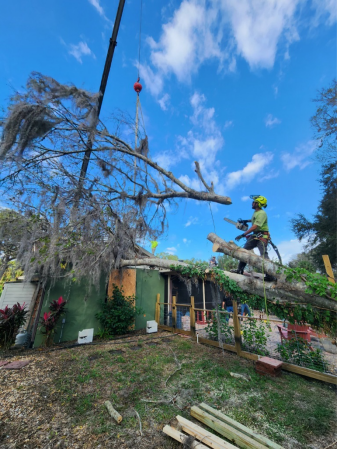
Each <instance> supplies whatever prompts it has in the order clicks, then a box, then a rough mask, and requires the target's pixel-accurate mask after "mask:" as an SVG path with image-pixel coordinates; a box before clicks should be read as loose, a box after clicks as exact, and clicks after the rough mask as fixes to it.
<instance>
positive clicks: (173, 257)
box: [157, 252, 178, 261]
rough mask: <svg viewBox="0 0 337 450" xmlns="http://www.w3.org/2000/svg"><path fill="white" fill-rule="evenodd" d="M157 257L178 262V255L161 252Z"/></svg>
mask: <svg viewBox="0 0 337 450" xmlns="http://www.w3.org/2000/svg"><path fill="white" fill-rule="evenodd" d="M157 257H158V258H160V259H169V260H171V261H178V256H177V255H170V253H166V252H160V253H158V254H157Z"/></svg>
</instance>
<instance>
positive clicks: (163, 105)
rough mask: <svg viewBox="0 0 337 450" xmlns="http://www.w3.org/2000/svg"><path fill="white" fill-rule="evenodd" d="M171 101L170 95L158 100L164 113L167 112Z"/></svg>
mask: <svg viewBox="0 0 337 450" xmlns="http://www.w3.org/2000/svg"><path fill="white" fill-rule="evenodd" d="M169 101H170V96H169V94H167V93H166V94H164V95H163V96H162V98H160V99H159V100H158V103H159V105H160V107H161V109H162V110H163V111H167V107H168V103H169Z"/></svg>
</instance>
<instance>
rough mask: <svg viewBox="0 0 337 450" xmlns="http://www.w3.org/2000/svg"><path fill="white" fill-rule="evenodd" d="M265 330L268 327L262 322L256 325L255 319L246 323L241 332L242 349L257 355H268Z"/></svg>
mask: <svg viewBox="0 0 337 450" xmlns="http://www.w3.org/2000/svg"><path fill="white" fill-rule="evenodd" d="M267 328H268V325H266V324H264V323H263V322H262V323H260V324H259V325H258V324H257V320H255V319H251V320H248V321H246V322H245V324H244V326H243V327H242V330H241V334H242V347H243V349H244V350H247V351H249V352H252V353H256V354H257V355H262V356H266V355H269V351H268V350H267V341H268V333H267Z"/></svg>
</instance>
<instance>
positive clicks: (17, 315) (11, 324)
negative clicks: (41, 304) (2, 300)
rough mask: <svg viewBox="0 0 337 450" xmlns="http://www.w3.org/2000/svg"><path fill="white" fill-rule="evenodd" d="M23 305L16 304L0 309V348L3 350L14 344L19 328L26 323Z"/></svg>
mask: <svg viewBox="0 0 337 450" xmlns="http://www.w3.org/2000/svg"><path fill="white" fill-rule="evenodd" d="M27 314H28V311H27V310H26V306H25V304H23V305H22V306H21V305H20V304H19V303H17V304H15V305H13V306H12V308H9V307H8V306H6V307H5V308H4V309H0V346H1V347H2V348H3V349H8V348H10V347H11V346H12V345H13V344H14V342H15V338H16V335H17V333H18V330H19V328H21V327H22V325H24V323H25V322H26V315H27Z"/></svg>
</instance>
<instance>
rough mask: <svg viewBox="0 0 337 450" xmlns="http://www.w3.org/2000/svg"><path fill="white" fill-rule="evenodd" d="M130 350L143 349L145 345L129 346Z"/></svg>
mask: <svg viewBox="0 0 337 450" xmlns="http://www.w3.org/2000/svg"><path fill="white" fill-rule="evenodd" d="M129 348H130V350H141V349H142V348H143V347H142V346H141V345H133V346H132V347H129Z"/></svg>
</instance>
